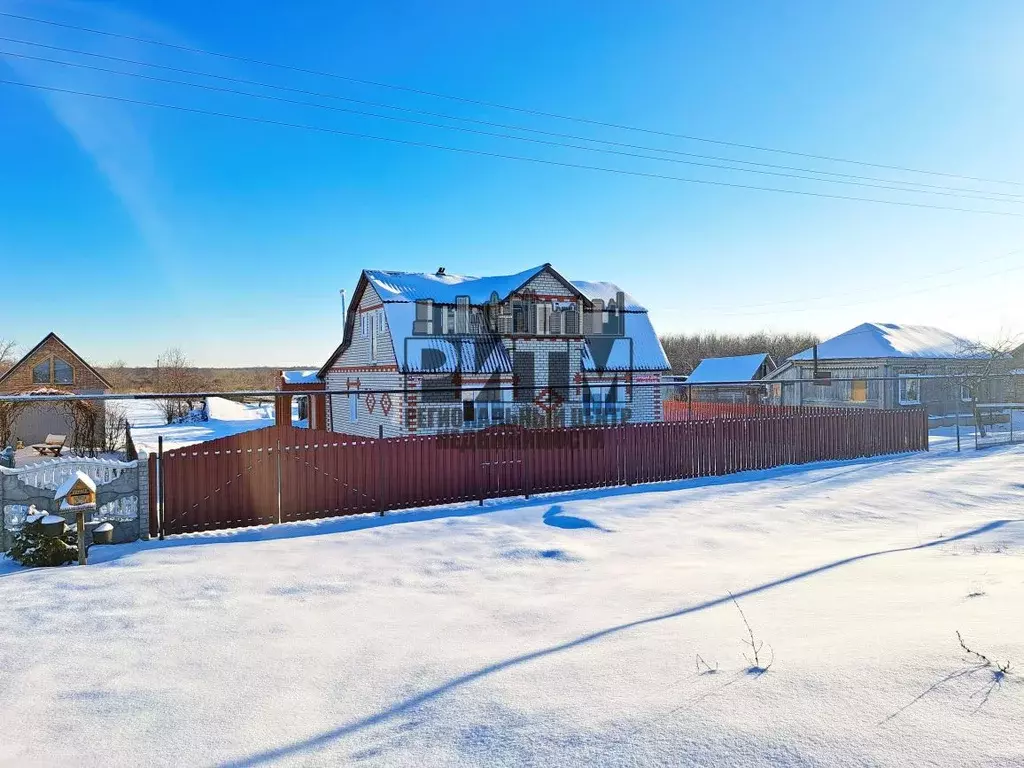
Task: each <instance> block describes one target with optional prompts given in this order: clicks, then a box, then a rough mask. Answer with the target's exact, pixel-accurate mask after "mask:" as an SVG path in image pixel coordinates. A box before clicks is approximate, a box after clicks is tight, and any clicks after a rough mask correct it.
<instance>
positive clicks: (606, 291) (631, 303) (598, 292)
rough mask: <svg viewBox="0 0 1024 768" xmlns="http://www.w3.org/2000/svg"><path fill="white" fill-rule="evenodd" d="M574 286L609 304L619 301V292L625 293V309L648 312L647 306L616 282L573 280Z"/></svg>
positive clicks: (588, 296)
mask: <svg viewBox="0 0 1024 768" xmlns="http://www.w3.org/2000/svg"><path fill="white" fill-rule="evenodd" d="M570 282H571V283H572V284H573V287H574V288H576V290H578V291H579V292H580V293H582V294H583V295H584V296H586V297H587V298H588V299H590V301H594V300H595V299H600V300H601V301H603V302H604V303H605V306H607V305H608V302H610V301H613V300H615V301H617V300H618V299H617V296H618V294H619V293H621V294H622V295H623V298H624V299H625V302H626V304H625V309H626V310H627V311H629V312H646V311H647V308H646V307H644V306H642V305H641V304H640V303H639V302H638V301H637V300H636V299H634V298H633V297H632V296H630V295H629V294H628V293H626V292H625V291H623V290H622V289H621V288H619V286H617V285H616V284H615V283H603V282H593V281H590V280H571V281H570Z"/></svg>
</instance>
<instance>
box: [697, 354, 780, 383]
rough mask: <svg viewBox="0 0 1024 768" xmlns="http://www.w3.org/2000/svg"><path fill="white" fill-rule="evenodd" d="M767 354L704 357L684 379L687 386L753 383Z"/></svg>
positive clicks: (766, 358)
mask: <svg viewBox="0 0 1024 768" xmlns="http://www.w3.org/2000/svg"><path fill="white" fill-rule="evenodd" d="M768 359H769V358H768V353H767V352H760V353H758V354H756V355H735V356H733V357H706V358H704V359H703V360H701V361H700V363H698V364H697V367H696V368H694V369H693V373H691V374H690V375H689V376H687V377H686V383H687V384H723V383H728V382H736V381H754V380H755V379H754V377H755V376H757V372H758V370H759V369H760V368H761V366H762V365H764V363H765V361H766V360H768Z"/></svg>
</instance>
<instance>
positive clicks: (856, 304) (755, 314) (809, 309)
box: [722, 264, 1024, 317]
mask: <svg viewBox="0 0 1024 768" xmlns="http://www.w3.org/2000/svg"><path fill="white" fill-rule="evenodd" d="M1021 269H1024V264H1018V265H1017V266H1015V267H1010V268H1009V269H1003V270H999V271H996V272H991V273H988V274H985V275H979V276H978V277H979V278H980V279H987V278H990V277H998V276H1000V275H1005V274H1009V273H1010V272H1017V271H1019V270H1021ZM959 285H962V283H961V282H952V283H945V284H943V285H930V286H925V287H924V288H918V289H916V290H912V291H901V292H899V293H894V294H889V295H883V296H874V297H872V298H871V299H869V300H867V301H855V302H853V303H851V304H840V305H838V306H835V307H830V308H829V309H849V308H850V307H859V306H862V305H864V304H871V303H873V302H876V301H885V300H887V299H896V298H902V297H904V296H915V295H917V294H921V293H928V292H929V291H941V290H942V289H943V288H953V287H954V286H959ZM817 309H820V307H801V308H799V309H785V310H781V311H778V314H783V315H786V314H792V313H794V312H813V311H815V310H817ZM722 314H723V315H724V316H725V317H758V316H763V315H772V314H776V311H773V310H766V311H764V312H724V313H722Z"/></svg>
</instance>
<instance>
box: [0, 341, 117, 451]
mask: <svg viewBox="0 0 1024 768" xmlns="http://www.w3.org/2000/svg"><path fill="white" fill-rule="evenodd" d="M111 389H112V387H111V385H110V382H108V381H107V380H106V379H105V378H104V377H103V375H102V374H101V373H100V372H99V371H97V370H96V369H95V368H93V367H92V366H91V365H89V363H87V362H86V361H85V360H84V359H82V357H80V356H79V355H78V353H76V352H75V351H74V350H73V349H71V347H69V346H68V345H67V344H65V343H64V341H63V340H62V339H61V338H60V337H59V336H58V335H57V334H55V333H50V334H49V335H47V336H46V338H44V339H43V340H42V341H40V342H39V343H38V344H36V345H35V346H34V347H33V348H32V349H31V350H30V351H29V352H28V354H26V355H25V356H24V357H23V358H21V360H19V361H18V362H17V363H15V364H14V366H13V367H12V368H11V369H10V370H8V371H7V373H5V374H4V375H3V376H0V394H6V395H15V394H19V395H20V394H30V393H32V392H37V391H39V390H50V391H53V390H56V391H60V392H67V393H69V394H76V395H83V399H87V397H85V396H88V395H103V394H107V393H109V392H110V391H111ZM97 407H98V408H99V411H100V417H99V418H100V421H99V423H98V425H97V436H98V437H99V438H100V439H102V435H103V432H102V430H103V427H104V424H103V422H104V415H103V414H104V406H103V401H97ZM48 434H59V435H66V436H67V438H68V442H69V445H70V443H71V441H72V440H73V439H74V434H75V429H74V424H73V423H72V420H71V418H70V417H69V416H68V414H67V413H66V411H65V410H64V409H62V408H60V407H58V406H55V405H53V404H51V403H39V404H38V405H33V406H32V407H30V408H26V409H25V410H22V411H21V412H20V413H19V414H18V416H17V418H16V419H15V421H14V427H13V430H12V438H11V440H12V442H14V441H16V440H21V441H22V442H23V443H25V445H31V444H33V443H40V442H42V441H44V440H45V439H46V436H47V435H48ZM72 447H90V448H91V447H95V446H72Z"/></svg>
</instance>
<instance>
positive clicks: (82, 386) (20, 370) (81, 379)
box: [0, 338, 108, 394]
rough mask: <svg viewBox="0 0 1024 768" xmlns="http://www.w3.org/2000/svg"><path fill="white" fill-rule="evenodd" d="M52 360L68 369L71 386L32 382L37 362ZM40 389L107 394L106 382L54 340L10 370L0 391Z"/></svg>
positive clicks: (1, 384)
mask: <svg viewBox="0 0 1024 768" xmlns="http://www.w3.org/2000/svg"><path fill="white" fill-rule="evenodd" d="M51 358H57V359H59V360H63V361H64V362H66V363H68V364H69V365H70V366H71V368H72V370H73V376H74V381H73V383H71V384H54V383H50V382H47V383H45V384H42V383H38V382H34V381H33V380H32V369H33V368H35V366H36V365H38V364H39V363H42V362H46V361H48V360H50V359H51ZM43 386H46V387H52V388H54V389H61V390H65V391H67V392H73V393H76V394H100V393H103V392H107V391H108V389H107V385H106V383H105V382H104V381H103V380H102V379H100V378H99V377H98V376H97V375H96V374H95V373H93V372H92V371H91V370H89V368H88V366H87V365H85V363H84V361H83V360H82V359H81V358H80V357H79V356H78V355H76V354H75V353H74V352H73V351H72V350H71V349H69V348H68V347H67V346H66V345H65V344H63V343H62V342H61V341H60V340H59V339H56V338H49V339H47V340H46V341H45V342H44V343H43V345H42V346H41V347H39V349H37V350H35V351H34V352H33V353H32V354H31V355H29V356H28V358H26V359H25V360H23V361H21V363H20V364H19V365H17V366H16V367H15V368H13V369H12V370H11V372H10V374H9V375H8V376H7V378H6V379H4V381H3V382H2V383H0V392H3V393H5V394H11V393H16V392H25V391H27V390H32V389H38V388H39V387H43Z"/></svg>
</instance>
